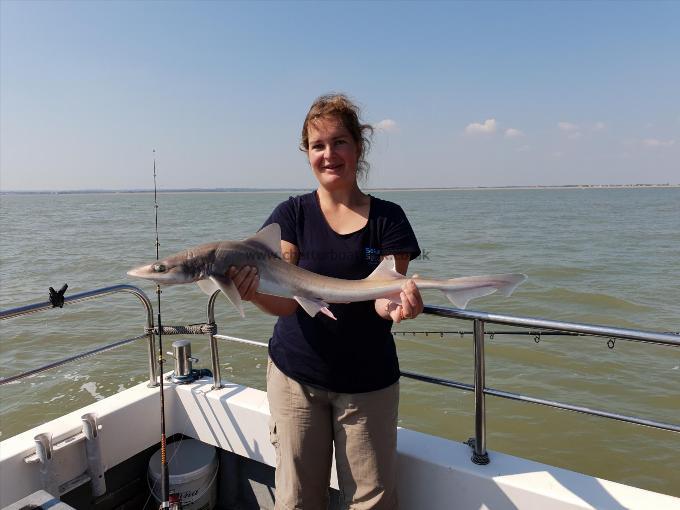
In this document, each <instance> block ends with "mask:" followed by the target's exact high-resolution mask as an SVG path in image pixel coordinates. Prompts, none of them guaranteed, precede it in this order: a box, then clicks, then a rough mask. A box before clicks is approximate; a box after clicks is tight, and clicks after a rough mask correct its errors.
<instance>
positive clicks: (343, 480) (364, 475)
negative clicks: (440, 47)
mask: <svg viewBox="0 0 680 510" xmlns="http://www.w3.org/2000/svg"><path fill="white" fill-rule="evenodd" d="M371 132H372V128H371V126H369V125H366V124H361V123H360V121H359V115H358V108H357V107H356V106H355V105H354V104H353V103H352V102H351V101H350V100H349V99H348V98H347V97H346V96H344V95H328V96H322V97H320V98H318V99H317V100H316V101H315V102H314V104H313V105H312V107H311V109H310V110H309V113H308V114H307V117H306V119H305V122H304V125H303V129H302V142H301V145H300V148H301V150H303V151H304V152H306V153H307V157H308V159H309V164H310V166H311V168H312V171H313V172H314V176H315V177H316V179H317V180H318V182H319V187H318V189H317V190H316V191H315V192H312V193H309V194H306V195H301V196H297V197H291V198H290V199H289V200H287V201H285V202H283V203H282V204H280V205H279V206H278V207H277V208H276V209H275V210H274V212H273V213H272V214H271V216H270V217H269V218H268V219H267V221H266V222H265V225H268V224H270V223H278V224H279V225H280V226H281V236H282V240H281V251H282V254H283V257H284V258H285V259H286V260H288V261H289V262H290V263H292V264H298V265H300V266H301V267H304V268H305V269H308V270H311V271H314V272H316V273H320V274H323V275H327V276H333V277H337V278H346V279H361V278H365V277H366V276H368V275H369V274H370V273H371V272H372V271H373V269H375V267H376V266H377V265H378V263H379V262H380V260H381V258H382V257H384V256H386V255H395V257H396V266H397V270H398V271H399V272H400V273H402V274H406V270H407V269H408V263H409V260H411V259H413V258H414V257H416V256H418V255H419V253H420V249H419V248H418V242H417V241H416V238H415V235H414V234H413V230H412V229H411V226H410V224H409V222H408V220H407V219H406V216H405V214H404V212H403V211H402V209H401V208H400V207H399V206H398V205H396V204H393V203H391V202H387V201H384V200H380V199H377V198H375V197H372V196H370V195H367V194H365V193H363V192H362V191H361V190H360V189H359V184H358V180H359V178H360V177H361V176H362V174H365V172H366V171H367V169H368V165H367V163H366V161H365V159H364V156H365V153H366V151H367V149H368V145H369V142H368V138H367V135H368V134H370V133H371ZM230 276H231V278H232V279H233V281H234V283H235V284H236V286H237V287H238V289H239V292H240V294H241V296H242V298H243V299H245V300H250V301H252V302H253V303H254V304H255V305H257V306H258V307H259V308H261V309H262V310H264V311H265V312H268V313H271V314H274V315H278V316H279V320H278V322H277V323H276V326H275V328H274V334H273V336H272V339H271V340H270V343H269V357H270V359H269V363H268V367H267V395H268V398H269V407H270V410H271V415H272V419H271V440H272V443H273V444H274V446H275V449H276V508H277V509H299V508H304V509H306V510H307V509H309V510H319V509H325V508H326V506H327V502H328V486H329V479H330V471H331V462H332V452H333V444H335V457H336V465H337V473H338V482H339V485H340V489H341V492H342V495H343V498H344V501H345V503H346V505H348V506H349V507H350V508H355V509H369V508H370V509H396V508H397V497H396V439H397V436H396V426H397V410H398V404H399V383H398V379H399V365H398V361H397V355H396V348H395V345H394V339H393V337H392V334H391V333H390V329H391V326H392V322H400V321H401V320H404V319H412V318H415V317H416V316H417V315H418V314H419V313H420V312H422V310H423V302H422V299H421V297H420V293H419V292H418V289H417V288H416V286H415V284H414V283H413V281H411V280H408V281H407V282H406V283H405V285H404V287H403V290H402V292H401V295H400V298H401V304H400V305H398V304H396V303H393V302H391V301H389V300H387V299H377V300H375V301H370V302H360V303H347V304H331V305H330V310H331V311H332V313H333V315H335V317H336V318H337V320H333V319H331V318H329V317H327V316H325V315H323V314H317V316H316V317H309V316H308V315H307V313H306V312H305V311H304V310H302V309H301V308H300V307H298V304H297V302H295V301H294V300H292V299H286V298H280V297H275V296H269V295H265V294H259V293H258V292H257V287H258V283H259V280H258V276H257V270H256V269H255V268H252V267H242V268H239V269H238V270H237V268H230Z"/></svg>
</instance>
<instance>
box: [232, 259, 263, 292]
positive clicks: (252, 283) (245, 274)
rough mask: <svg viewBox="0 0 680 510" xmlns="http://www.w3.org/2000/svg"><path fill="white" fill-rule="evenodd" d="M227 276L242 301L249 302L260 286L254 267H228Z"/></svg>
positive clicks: (258, 276)
mask: <svg viewBox="0 0 680 510" xmlns="http://www.w3.org/2000/svg"><path fill="white" fill-rule="evenodd" d="M227 276H228V277H229V278H231V281H232V282H234V285H236V288H237V289H238V293H239V294H240V295H241V299H242V300H243V301H251V300H252V299H253V297H255V293H256V292H257V288H258V287H259V285H260V275H259V274H258V272H257V268H256V267H255V266H242V267H241V268H238V269H237V268H236V266H230V267H229V271H228V272H227Z"/></svg>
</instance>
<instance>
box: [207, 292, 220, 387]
mask: <svg viewBox="0 0 680 510" xmlns="http://www.w3.org/2000/svg"><path fill="white" fill-rule="evenodd" d="M219 295H220V291H219V290H218V291H215V292H213V294H212V296H210V299H209V300H208V324H215V300H216V299H217V296H219ZM210 359H211V361H212V372H213V389H214V390H218V389H220V388H221V387H222V376H221V375H220V353H219V350H218V347H217V339H216V338H215V334H214V333H210Z"/></svg>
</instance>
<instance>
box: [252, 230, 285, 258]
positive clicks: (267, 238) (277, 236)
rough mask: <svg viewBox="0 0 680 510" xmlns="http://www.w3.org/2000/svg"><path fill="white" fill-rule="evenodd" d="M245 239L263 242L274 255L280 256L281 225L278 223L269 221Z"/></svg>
mask: <svg viewBox="0 0 680 510" xmlns="http://www.w3.org/2000/svg"><path fill="white" fill-rule="evenodd" d="M245 241H255V242H257V243H260V244H263V245H264V246H266V247H267V248H269V249H270V250H271V251H273V252H274V253H276V255H278V256H279V258H280V257H281V227H280V226H279V224H278V223H271V224H269V225H267V226H266V227H264V228H263V229H262V230H260V231H259V232H258V233H257V234H255V235H254V236H250V237H249V238H248V239H245Z"/></svg>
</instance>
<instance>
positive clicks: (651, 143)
mask: <svg viewBox="0 0 680 510" xmlns="http://www.w3.org/2000/svg"><path fill="white" fill-rule="evenodd" d="M642 143H643V144H644V146H645V147H670V146H671V145H675V140H657V139H656V138H647V139H645V140H642Z"/></svg>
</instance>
